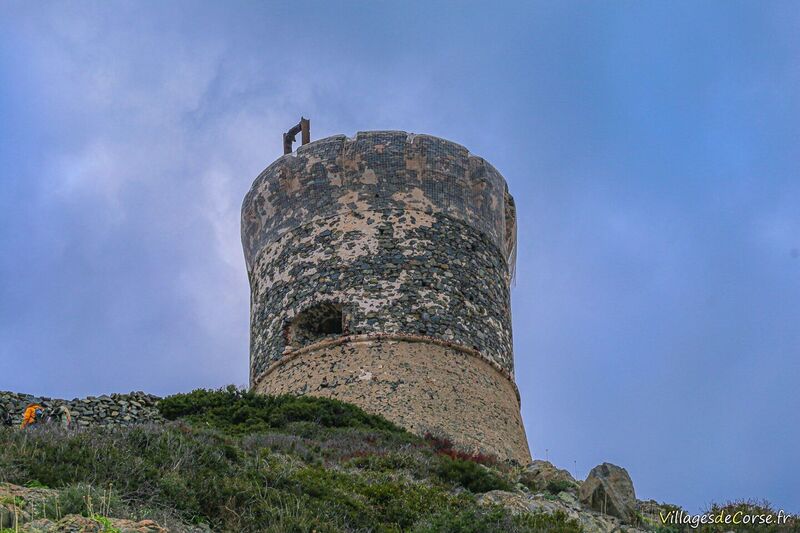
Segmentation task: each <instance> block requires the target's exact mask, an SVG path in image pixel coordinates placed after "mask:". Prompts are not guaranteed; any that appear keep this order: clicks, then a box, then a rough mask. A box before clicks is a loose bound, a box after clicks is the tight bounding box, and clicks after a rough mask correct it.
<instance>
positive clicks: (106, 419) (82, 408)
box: [0, 391, 164, 427]
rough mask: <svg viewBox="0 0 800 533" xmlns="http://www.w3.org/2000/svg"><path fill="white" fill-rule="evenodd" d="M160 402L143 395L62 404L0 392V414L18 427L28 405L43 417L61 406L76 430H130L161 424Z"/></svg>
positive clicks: (44, 398)
mask: <svg viewBox="0 0 800 533" xmlns="http://www.w3.org/2000/svg"><path fill="white" fill-rule="evenodd" d="M160 399H161V398H159V397H158V396H153V395H152V394H147V393H144V392H131V393H129V394H111V395H102V396H88V397H86V398H75V399H72V400H62V399H58V398H48V397H45V396H33V395H31V394H23V393H18V392H10V391H0V414H5V413H8V414H10V415H11V419H12V421H13V423H14V425H15V426H17V427H19V425H20V424H21V423H22V416H23V414H24V412H25V408H26V407H27V406H29V405H30V404H32V403H38V404H39V405H41V406H42V407H43V408H44V410H45V414H47V413H50V412H55V410H56V409H57V408H58V407H60V406H62V405H65V406H66V407H67V409H69V411H70V414H71V415H72V421H73V425H74V426H76V427H87V426H130V425H132V424H139V423H145V422H163V421H164V418H163V417H162V416H161V415H160V414H159V412H158V409H157V408H156V404H157V403H158V401H159V400H160Z"/></svg>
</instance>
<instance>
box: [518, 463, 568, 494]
mask: <svg viewBox="0 0 800 533" xmlns="http://www.w3.org/2000/svg"><path fill="white" fill-rule="evenodd" d="M520 482H521V483H522V484H523V485H525V486H526V487H528V488H529V489H531V490H533V491H543V490H548V488H551V489H554V488H558V489H559V490H568V491H572V492H575V491H576V490H577V489H578V486H579V483H578V482H577V481H575V478H573V477H572V474H570V473H569V472H567V471H566V470H562V469H560V468H556V467H555V466H553V464H552V463H550V462H548V461H542V460H539V459H537V460H535V461H533V462H532V463H531V464H530V465H528V466H527V467H526V468H525V470H523V471H522V473H521V474H520ZM556 492H558V491H556Z"/></svg>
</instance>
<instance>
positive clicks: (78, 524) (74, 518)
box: [0, 483, 188, 533]
mask: <svg viewBox="0 0 800 533" xmlns="http://www.w3.org/2000/svg"><path fill="white" fill-rule="evenodd" d="M58 496H59V491H58V490H56V489H45V488H27V487H20V486H18V485H13V484H11V483H0V530H4V531H5V530H11V531H17V530H18V531H21V532H30V533H34V532H35V533H40V532H42V533H44V532H59V533H73V532H74V533H78V532H80V533H88V532H98V533H100V532H103V531H108V529H106V527H105V525H103V524H101V523H100V522H99V521H97V520H93V519H91V518H87V517H85V516H79V515H74V514H71V515H67V516H52V515H55V514H56V511H55V510H52V509H50V508H51V507H52V502H53V501H54V500H56V499H57V498H58ZM51 513H52V515H51ZM42 515H46V516H44V517H43V516H42ZM108 521H109V524H110V525H111V527H112V528H114V530H115V531H119V533H168V531H169V530H167V529H165V528H163V527H161V526H159V525H158V524H157V523H155V522H153V521H152V520H141V521H134V520H126V519H122V518H109V519H108ZM4 528H7V529H4ZM187 531H188V529H187Z"/></svg>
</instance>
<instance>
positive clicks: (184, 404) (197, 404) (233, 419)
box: [158, 386, 405, 434]
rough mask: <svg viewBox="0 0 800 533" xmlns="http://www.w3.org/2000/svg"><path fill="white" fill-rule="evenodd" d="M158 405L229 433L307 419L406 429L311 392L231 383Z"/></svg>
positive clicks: (316, 423) (313, 423) (173, 415)
mask: <svg viewBox="0 0 800 533" xmlns="http://www.w3.org/2000/svg"><path fill="white" fill-rule="evenodd" d="M158 409H159V411H160V412H161V414H162V415H163V416H164V418H166V419H168V420H176V419H178V418H181V419H184V420H186V421H188V422H191V423H195V424H202V425H205V426H207V427H212V428H216V429H219V430H222V431H224V432H226V433H230V434H245V433H257V432H260V431H266V430H272V429H283V428H287V426H290V425H291V424H297V423H306V426H305V428H306V429H308V428H309V427H310V428H311V429H312V430H313V431H316V430H318V429H319V428H320V427H321V428H331V427H335V428H344V427H353V428H368V429H379V430H385V431H393V432H404V431H405V430H403V429H402V428H400V427H398V426H396V425H394V424H392V423H391V422H389V421H388V420H386V419H385V418H383V417H380V416H376V415H371V414H368V413H366V412H364V411H363V410H362V409H360V408H358V407H356V406H355V405H352V404H348V403H344V402H340V401H338V400H333V399H327V398H317V397H313V396H292V395H283V396H267V395H263V394H256V393H254V392H250V391H246V390H240V389H237V388H236V387H234V386H229V387H227V388H224V389H219V390H215V391H211V390H205V389H197V390H195V391H192V392H190V393H188V394H176V395H174V396H170V397H168V398H164V399H163V400H161V401H160V402H159V403H158ZM309 424H310V426H309ZM302 427H303V426H301V428H302ZM313 431H312V432H313Z"/></svg>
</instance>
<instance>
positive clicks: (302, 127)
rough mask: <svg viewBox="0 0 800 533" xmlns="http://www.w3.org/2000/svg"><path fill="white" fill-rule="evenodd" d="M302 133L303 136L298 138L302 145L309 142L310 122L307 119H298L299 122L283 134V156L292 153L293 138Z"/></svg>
mask: <svg viewBox="0 0 800 533" xmlns="http://www.w3.org/2000/svg"><path fill="white" fill-rule="evenodd" d="M300 132H302V133H303V135H302V136H301V137H300V139H301V142H302V144H308V143H310V142H311V121H310V120H308V119H307V118H303V117H300V122H299V123H298V124H297V125H295V126H292V128H291V129H290V130H289V131H287V132H286V133H284V134H283V153H284V154H291V153H292V143H294V140H295V139H294V138H295V137H296V136H297V134H298V133H300Z"/></svg>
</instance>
